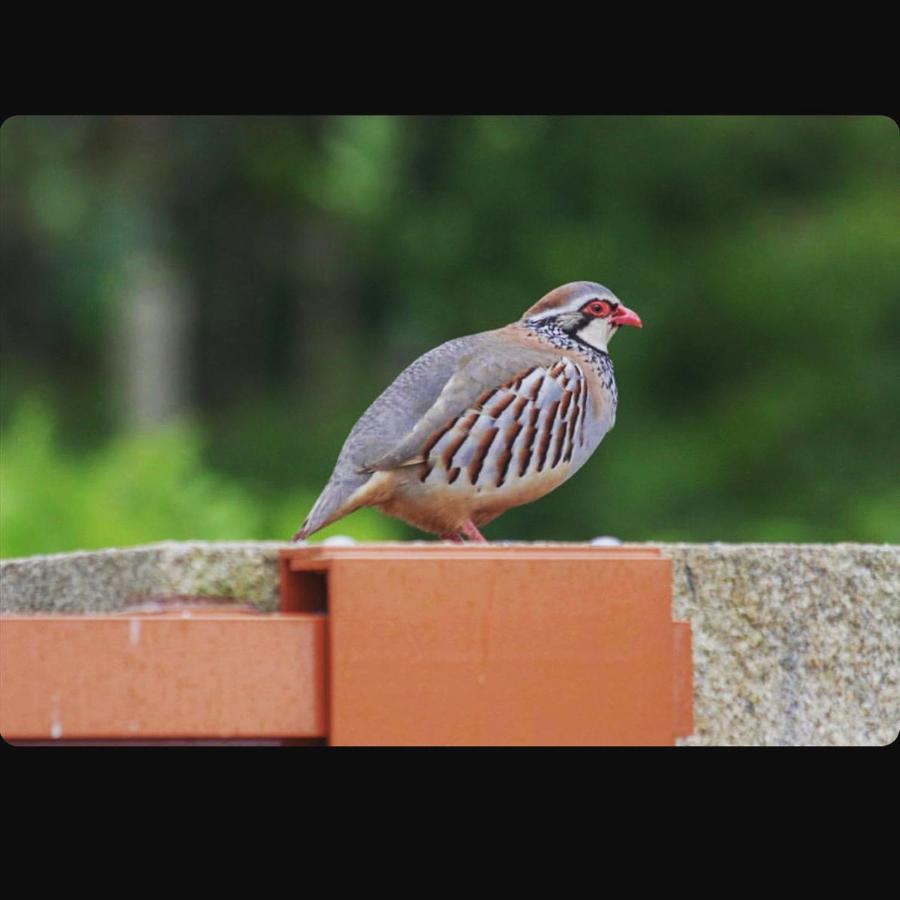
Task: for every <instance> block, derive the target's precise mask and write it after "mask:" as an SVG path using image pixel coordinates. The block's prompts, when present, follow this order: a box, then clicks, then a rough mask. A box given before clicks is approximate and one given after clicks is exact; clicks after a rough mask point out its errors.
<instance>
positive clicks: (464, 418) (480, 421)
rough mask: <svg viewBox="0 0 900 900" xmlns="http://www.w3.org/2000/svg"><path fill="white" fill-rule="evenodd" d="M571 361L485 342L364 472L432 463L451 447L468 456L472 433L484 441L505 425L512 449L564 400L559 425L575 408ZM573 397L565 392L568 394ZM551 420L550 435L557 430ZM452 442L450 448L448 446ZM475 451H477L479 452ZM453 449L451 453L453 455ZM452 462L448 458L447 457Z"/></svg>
mask: <svg viewBox="0 0 900 900" xmlns="http://www.w3.org/2000/svg"><path fill="white" fill-rule="evenodd" d="M572 368H573V367H572V364H571V363H568V364H567V363H566V362H565V360H564V359H562V358H561V356H560V354H559V353H558V352H556V351H554V350H544V349H538V348H531V347H514V348H512V349H510V347H509V346H508V345H507V344H506V343H505V342H504V343H501V344H500V345H499V346H496V347H491V346H490V342H488V346H481V347H479V348H477V349H476V350H474V351H473V352H471V353H467V354H465V355H464V356H462V357H460V359H459V361H458V363H457V366H456V369H455V371H454V372H453V374H452V375H451V377H450V378H449V379H448V380H447V382H446V383H445V384H444V386H443V387H442V388H441V390H440V393H439V394H438V395H437V397H436V398H435V400H434V402H433V403H432V405H431V406H430V408H429V409H428V411H427V412H426V413H425V414H424V415H423V416H421V418H419V419H418V420H417V421H416V422H415V424H414V425H413V426H412V428H410V430H409V431H408V432H407V433H406V434H405V435H403V436H402V437H401V438H400V440H399V441H397V443H396V444H395V445H394V446H393V447H391V449H390V450H389V451H388V452H387V453H384V454H382V455H381V456H379V457H377V458H374V459H372V460H370V461H369V462H366V463H364V464H363V465H361V466H360V469H359V471H361V472H377V471H385V470H388V469H396V468H401V467H403V466H411V465H418V464H420V463H424V462H428V461H429V457H430V456H431V455H432V454H433V453H435V452H436V451H437V450H441V451H442V452H444V453H445V454H446V451H447V450H448V447H453V448H454V453H455V452H456V451H459V452H460V457H462V458H469V457H470V456H471V455H472V454H471V453H469V452H468V450H467V448H466V446H465V442H466V438H467V437H471V438H472V439H473V440H476V439H477V440H478V442H482V441H483V440H484V438H485V436H487V435H491V432H496V430H497V429H498V428H499V427H500V426H504V427H506V426H508V430H507V431H506V432H505V433H506V434H507V435H508V437H509V443H510V449H511V446H512V442H514V441H515V438H516V435H517V434H518V433H519V431H520V430H521V429H522V428H523V427H525V423H526V422H528V421H531V422H532V428H534V422H536V421H537V417H538V415H539V414H540V412H541V410H551V409H552V412H553V417H554V419H555V418H556V413H557V411H558V408H559V407H560V405H562V404H564V407H565V408H564V409H563V415H560V416H559V420H560V426H561V425H562V421H563V419H564V418H565V417H566V414H567V409H568V407H569V406H571V407H572V412H573V414H574V410H575V404H574V403H572V402H571V401H572V399H573V398H574V396H575V382H574V378H572V384H571V391H567V389H566V388H567V384H568V380H569V378H570V377H572V371H570V370H571V369H572ZM567 393H568V394H570V396H568V397H565V396H564V395H565V394H567ZM542 421H546V422H549V425H550V427H549V431H548V440H549V437H550V435H551V433H552V434H555V433H554V432H553V423H552V422H550V421H549V419H547V418H546V417H545V419H544V420H542ZM445 444H446V445H448V446H447V447H445V446H444V445H445ZM475 454H476V456H478V452H477V451H475ZM453 455H454V454H453V453H451V454H450V456H453ZM448 463H449V461H448Z"/></svg>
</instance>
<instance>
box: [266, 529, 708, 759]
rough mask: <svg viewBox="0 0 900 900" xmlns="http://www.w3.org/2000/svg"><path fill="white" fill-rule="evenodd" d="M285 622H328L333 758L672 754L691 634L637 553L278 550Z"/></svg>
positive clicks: (667, 584) (660, 574)
mask: <svg viewBox="0 0 900 900" xmlns="http://www.w3.org/2000/svg"><path fill="white" fill-rule="evenodd" d="M281 565H282V586H283V591H282V602H283V604H284V607H283V608H285V609H322V608H324V606H325V605H326V604H327V609H328V618H329V631H330V638H329V668H330V675H329V683H330V698H329V699H330V727H329V737H330V743H332V744H334V745H342V744H368V745H374V744H406V745H485V744H487V745H542V744H551V745H559V744H564V745H578V744H593V745H622V744H625V745H666V744H668V745H671V744H673V743H674V741H675V738H676V736H680V735H682V734H687V733H689V731H690V728H691V721H690V719H691V713H690V709H691V684H690V678H691V665H690V628H689V626H687V625H681V624H679V625H677V626H676V625H674V624H673V622H672V620H671V586H672V570H671V561H670V560H668V559H665V558H663V557H662V556H661V555H660V553H659V551H658V550H656V549H654V548H645V547H628V546H622V547H610V548H607V547H603V548H600V547H587V546H585V545H583V544H582V545H555V546H552V547H550V546H546V547H541V546H533V545H529V546H525V545H521V546H504V547H497V546H484V545H480V546H479V545H469V546H453V545H446V544H434V545H379V546H377V547H374V546H357V547H328V546H322V545H319V546H313V547H304V548H298V549H296V550H289V551H283V553H282V559H281Z"/></svg>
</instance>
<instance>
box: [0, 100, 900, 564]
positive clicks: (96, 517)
mask: <svg viewBox="0 0 900 900" xmlns="http://www.w3.org/2000/svg"><path fill="white" fill-rule="evenodd" d="M897 139H898V129H897V126H896V125H895V124H894V123H893V122H892V121H890V120H889V119H886V118H872V117H858V118H853V117H851V118H817V117H803V118H790V117H771V118H769V117H767V118H758V117H704V118H695V117H622V118H620V117H501V118H494V117H474V116H473V117H171V118H169V117H17V118H13V119H10V120H8V121H6V122H4V123H3V126H2V128H0V190H2V193H0V213H2V243H0V258H2V267H3V269H2V271H3V291H2V334H0V342H2V343H0V351H2V382H0V555H2V556H4V557H9V556H20V555H27V554H32V553H42V552H54V551H64V550H74V549H88V548H95V547H104V546H124V545H129V544H135V543H142V542H146V541H154V540H162V539H188V538H197V539H249V538H271V539H279V540H284V539H288V538H289V537H290V535H291V534H292V533H293V531H294V530H295V529H296V528H297V526H298V525H299V524H300V522H301V521H302V519H303V518H304V517H305V515H306V513H307V512H308V510H309V507H310V506H311V504H312V502H313V500H314V499H315V497H316V495H317V494H318V491H319V490H320V489H321V487H322V486H323V485H324V483H325V481H326V479H327V478H328V476H329V474H330V472H331V468H332V466H333V465H334V461H335V459H336V457H337V454H338V451H339V450H340V447H341V444H342V442H343V439H344V437H345V436H346V434H347V432H348V430H349V429H350V427H351V426H352V425H353V423H354V422H355V420H356V418H357V417H358V416H359V415H360V414H361V413H362V412H363V410H364V409H365V408H366V406H368V404H369V403H370V402H371V401H372V400H373V399H374V398H375V396H376V395H377V394H378V393H379V392H380V391H381V390H382V389H383V388H384V387H386V386H387V385H388V384H389V383H390V381H391V380H392V379H393V378H394V377H395V376H396V375H397V374H398V373H399V371H400V370H401V369H402V368H403V367H404V366H406V365H407V364H408V363H409V362H411V361H412V360H413V359H414V358H416V357H417V356H419V355H420V354H421V353H423V352H425V351H426V350H428V349H430V348H431V347H433V346H435V345H436V344H439V343H441V342H442V341H445V340H448V339H449V338H452V337H456V336H459V335H462V334H469V333H472V332H476V331H482V330H486V329H490V328H495V327H498V326H500V325H503V324H505V323H507V322H509V321H512V320H514V319H516V318H518V317H519V316H520V315H521V313H522V312H523V311H524V310H525V309H526V308H527V307H528V306H530V305H531V304H532V303H533V302H535V301H536V300H537V299H538V298H539V297H540V296H541V295H542V294H544V293H545V292H546V291H548V290H550V289H551V288H553V287H556V286H557V285H559V284H562V283H564V282H567V281H573V280H580V279H585V280H594V281H599V282H601V283H603V284H605V285H607V286H608V287H609V288H611V289H612V290H613V291H614V292H615V293H616V294H617V295H618V296H619V297H620V298H621V299H622V300H623V302H625V303H626V304H627V305H628V306H630V307H632V308H633V309H635V310H636V311H637V312H638V313H639V314H640V315H641V317H642V318H643V321H644V323H645V327H644V329H643V330H642V331H637V330H632V329H624V330H623V333H621V334H619V335H618V336H617V338H616V340H615V341H614V342H613V343H612V345H611V353H612V357H613V359H614V362H615V365H616V377H617V381H618V385H619V394H620V402H619V414H618V422H617V425H616V427H615V429H614V430H613V431H612V432H611V433H610V434H609V435H608V436H607V437H606V439H605V441H604V442H603V444H602V445H601V447H600V449H599V450H598V451H597V453H596V454H595V456H594V457H593V458H592V460H591V461H590V462H589V463H588V464H587V465H586V466H585V467H584V468H583V469H582V470H581V471H580V472H579V473H578V475H576V476H575V477H574V478H573V479H571V480H570V481H569V482H567V483H566V484H565V485H564V486H563V487H561V488H560V489H558V490H557V491H555V492H554V493H553V494H551V495H549V496H548V497H546V498H545V499H543V500H541V501H539V502H537V503H534V504H532V505H529V506H525V507H520V508H519V509H516V510H512V511H510V512H509V513H507V514H506V515H504V516H503V517H501V518H500V519H498V520H497V521H496V522H495V523H493V524H491V525H489V526H488V527H487V528H486V529H485V533H486V536H487V537H488V538H489V539H495V540H496V539H551V540H586V539H590V538H592V537H594V536H597V535H615V536H617V537H619V538H621V539H623V540H690V541H714V540H719V541H840V540H852V541H875V542H882V541H890V542H896V541H898V540H900V480H898V477H897V475H898V472H897V468H898V466H897V461H898V459H900V437H898V434H900V431H898V390H897V388H898V384H900V303H898V301H900V271H898V259H900V254H898V251H900V230H898V222H900V218H898V214H900V191H898V187H900V179H898V154H897V150H898V140H897ZM335 533H338V534H348V535H352V536H354V537H356V538H358V539H367V540H371V539H381V538H385V539H387V538H413V537H418V538H423V537H426V536H425V535H423V534H421V533H420V532H417V531H415V530H413V529H411V528H408V527H407V526H405V525H404V524H403V523H400V522H397V521H395V520H393V519H389V518H387V517H385V516H383V515H381V514H380V513H378V512H376V511H373V510H364V511H361V512H359V513H356V514H354V515H353V516H351V517H349V518H347V519H345V520H343V521H341V522H338V523H336V524H335V525H333V526H331V527H330V528H328V529H326V530H325V531H323V532H321V533H320V534H319V535H317V536H316V538H315V539H321V538H323V537H327V536H328V535H329V534H335Z"/></svg>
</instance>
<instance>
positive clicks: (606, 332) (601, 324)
mask: <svg viewBox="0 0 900 900" xmlns="http://www.w3.org/2000/svg"><path fill="white" fill-rule="evenodd" d="M615 333H616V332H615V328H614V326H612V325H610V322H609V320H608V319H593V320H592V321H590V322H588V324H587V325H585V326H584V328H582V329H580V330H579V331H578V337H580V338H581V340H583V341H584V342H585V343H586V344H590V345H591V346H592V347H596V348H597V349H598V350H602V351H603V352H604V353H607V352H608V351H607V344H609V339H610V338H611V337H612V336H613V335H614V334H615Z"/></svg>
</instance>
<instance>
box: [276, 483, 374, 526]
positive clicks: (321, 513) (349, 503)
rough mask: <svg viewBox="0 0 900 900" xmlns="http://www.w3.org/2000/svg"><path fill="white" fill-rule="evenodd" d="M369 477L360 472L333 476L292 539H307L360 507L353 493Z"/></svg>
mask: <svg viewBox="0 0 900 900" xmlns="http://www.w3.org/2000/svg"><path fill="white" fill-rule="evenodd" d="M369 478H370V476H369V475H360V474H359V473H353V475H351V476H349V477H337V478H332V480H331V481H329V482H328V484H327V485H326V486H325V490H324V491H322V493H321V494H320V495H319V499H318V500H316V502H315V504H314V505H313V508H312V509H311V510H310V511H309V515H308V516H307V517H306V518H305V519H304V520H303V524H302V525H301V526H300V529H299V530H298V531H297V533H296V534H295V535H294V536H293V538H291V540H293V541H305V540H306V538H308V537H309V536H310V535H311V534H315V533H316V532H317V531H319V530H320V529H322V528H324V527H325V526H326V525H330V524H331V523H332V522H334V521H336V520H337V519H340V518H343V517H344V516H346V515H349V514H350V513H351V512H353V511H354V510H355V509H358V508H359V506H360V505H361V504H360V503H359V502H354V496H353V495H354V493H355V492H356V491H357V490H358V489H359V488H360V487H361V486H362V485H363V484H365V483H366V481H368V480H369Z"/></svg>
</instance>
